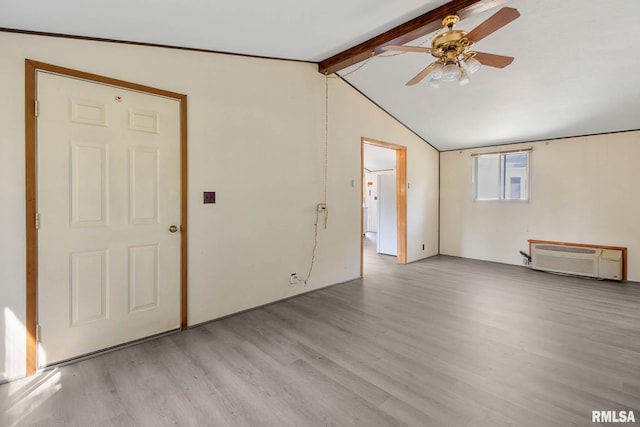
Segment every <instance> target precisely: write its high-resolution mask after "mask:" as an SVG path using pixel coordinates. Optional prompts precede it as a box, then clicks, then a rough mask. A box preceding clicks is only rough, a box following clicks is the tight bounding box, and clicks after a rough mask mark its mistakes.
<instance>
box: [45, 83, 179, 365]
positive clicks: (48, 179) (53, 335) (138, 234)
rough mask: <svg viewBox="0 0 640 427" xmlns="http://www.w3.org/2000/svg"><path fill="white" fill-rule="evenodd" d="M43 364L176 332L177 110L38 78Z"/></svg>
mask: <svg viewBox="0 0 640 427" xmlns="http://www.w3.org/2000/svg"><path fill="white" fill-rule="evenodd" d="M37 94H38V103H39V114H38V118H37V135H38V136H37V147H38V168H37V171H38V193H37V194H38V200H37V204H38V212H39V214H40V228H39V230H38V324H39V325H40V328H41V340H40V343H39V348H38V364H39V366H45V365H48V364H52V363H56V362H60V361H63V360H66V359H69V358H73V357H77V356H80V355H83V354H86V353H91V352H94V351H97V350H101V349H104V348H108V347H111V346H114V345H118V344H122V343H126V342H128V341H132V340H136V339H139V338H144V337H146V336H149V335H153V334H156V333H161V332H165V331H168V330H172V329H177V328H179V327H180V233H170V232H169V227H170V226H171V225H173V224H175V225H179V224H180V223H181V221H180V220H181V218H180V112H179V110H180V104H179V101H177V100H175V99H170V98H164V97H160V96H156V95H150V94H145V93H141V92H136V91H131V90H126V89H122V88H118V87H113V86H108V85H102V84H98V83H92V82H88V81H84V80H79V79H74V78H70V77H64V76H60V75H55V74H50V73H46V72H42V71H38V73H37Z"/></svg>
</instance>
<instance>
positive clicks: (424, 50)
mask: <svg viewBox="0 0 640 427" xmlns="http://www.w3.org/2000/svg"><path fill="white" fill-rule="evenodd" d="M380 49H382V50H399V51H401V52H422V53H431V52H435V51H437V50H439V49H436V48H432V47H422V46H395V45H387V46H382V47H381V48H380Z"/></svg>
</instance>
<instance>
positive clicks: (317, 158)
mask: <svg viewBox="0 0 640 427" xmlns="http://www.w3.org/2000/svg"><path fill="white" fill-rule="evenodd" d="M25 58H30V59H34V60H37V61H42V62H48V63H51V64H55V65H60V66H64V67H68V68H74V69H78V70H81V71H86V72H91V73H96V74H102V75H106V76H109V77H113V78H117V79H123V80H127V81H132V82H136V83H141V84H145V85H148V86H154V87H158V88H162V89H166V90H170V91H174V92H180V93H185V94H187V95H188V108H189V113H188V114H189V116H188V117H189V194H188V200H189V224H190V234H189V264H188V275H189V305H190V311H189V323H190V324H197V323H200V322H204V321H207V320H211V319H215V318H218V317H221V316H225V315H227V314H230V313H234V312H237V311H240V310H244V309H248V308H251V307H255V306H257V305H261V304H265V303H268V302H271V301H275V300H278V299H282V298H286V297H289V296H292V295H295V294H297V293H300V292H304V291H308V290H311V289H314V288H319V287H323V286H327V285H330V284H334V283H339V282H342V281H346V280H349V279H352V278H355V277H357V276H358V275H359V268H360V267H359V266H360V240H359V239H360V206H361V201H362V199H361V190H360V189H361V187H360V179H361V170H360V139H361V137H363V136H364V137H368V138H373V139H378V140H382V141H388V142H392V143H394V144H399V145H404V146H407V147H408V148H407V152H408V170H407V175H408V177H407V179H408V182H409V183H410V184H411V189H410V190H409V191H408V211H409V216H408V232H409V244H408V258H409V260H411V261H413V260H417V259H420V258H423V257H426V256H429V255H434V254H436V253H437V251H438V248H437V232H438V223H437V216H438V208H437V206H438V153H437V152H436V151H435V150H434V149H432V148H431V147H430V146H428V145H427V144H425V143H424V142H423V141H422V140H420V139H419V138H417V137H416V136H415V135H414V134H412V133H411V132H409V131H408V130H407V129H406V128H404V127H403V126H401V125H400V124H399V123H398V122H396V121H395V120H394V119H392V118H391V117H389V116H388V115H387V114H385V113H384V112H383V111H381V110H380V109H379V108H377V107H376V106H374V105H373V104H372V103H370V102H369V101H367V100H366V99H365V98H363V97H362V96H361V95H359V94H358V93H357V92H356V91H354V90H353V89H352V88H350V87H349V86H348V85H346V84H344V83H343V82H342V81H341V80H338V79H332V80H330V125H329V129H330V135H329V179H328V185H329V188H328V200H327V202H328V206H329V223H328V225H329V227H328V229H327V230H321V232H320V236H319V249H318V254H317V257H316V265H315V267H314V273H313V275H312V277H311V281H310V283H309V285H308V286H307V287H303V286H291V285H289V281H288V279H289V274H290V273H292V272H297V273H299V274H303V273H305V272H306V270H307V269H308V266H309V261H310V255H311V249H312V246H313V222H314V219H315V205H316V204H317V203H319V202H321V201H322V193H323V191H322V189H323V161H322V159H323V144H324V126H325V123H324V100H325V92H324V89H325V81H324V77H323V76H321V75H320V74H318V73H317V71H316V66H315V65H314V64H308V63H297V62H287V61H275V60H262V59H255V58H246V57H240V56H231V55H218V54H207V53H197V52H186V51H178V50H170V49H160V48H148V47H141V46H128V45H122V44H110V43H98V42H89V41H78V40H67V39H59V38H48V37H38V36H29V35H18V34H10V33H0V93H1V94H2V96H1V97H0V181H1V182H2V184H0V199H1V200H2V202H0V221H1V223H2V224H3V232H2V239H0V268H1V270H0V272H1V275H0V380H2V379H6V378H14V377H19V376H21V375H23V374H24V372H25V366H24V360H25V357H24V346H25V331H24V327H23V324H24V319H25V255H24V253H25V224H24V223H25V218H24V211H25V208H24V204H25V199H24V60H25ZM352 180H355V185H354V186H352V185H351V181H352ZM205 190H212V191H216V192H217V204H215V205H203V204H202V191H205ZM422 243H425V244H426V250H425V251H422V249H421V245H422ZM45 332H46V331H45Z"/></svg>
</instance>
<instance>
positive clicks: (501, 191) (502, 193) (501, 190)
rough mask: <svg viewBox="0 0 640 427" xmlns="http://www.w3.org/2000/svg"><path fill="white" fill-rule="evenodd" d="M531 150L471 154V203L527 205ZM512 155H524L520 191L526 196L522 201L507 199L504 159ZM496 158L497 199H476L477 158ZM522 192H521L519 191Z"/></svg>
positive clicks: (529, 186)
mask: <svg viewBox="0 0 640 427" xmlns="http://www.w3.org/2000/svg"><path fill="white" fill-rule="evenodd" d="M531 151H532V149H531V148H525V149H519V150H504V151H493V152H489V153H476V154H471V159H472V162H471V165H472V174H471V181H472V184H473V201H474V202H481V203H487V202H489V203H496V202H497V203H529V201H530V200H531ZM512 154H524V155H525V158H526V160H525V174H524V179H523V180H522V181H521V182H520V186H521V189H524V192H525V194H526V197H525V198H522V199H511V198H507V193H506V190H507V185H506V179H507V174H506V159H507V156H508V155H512ZM490 156H497V157H498V162H497V163H498V169H499V170H498V198H492V199H481V198H478V182H479V180H478V158H481V157H490ZM521 191H522V190H521Z"/></svg>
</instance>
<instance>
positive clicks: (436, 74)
mask: <svg viewBox="0 0 640 427" xmlns="http://www.w3.org/2000/svg"><path fill="white" fill-rule="evenodd" d="M442 68H443V67H442V65H436V66H435V67H434V69H433V71H431V74H429V76H430V77H431V79H436V80H440V79H441V78H442Z"/></svg>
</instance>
